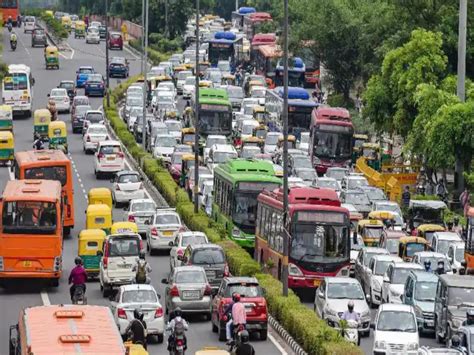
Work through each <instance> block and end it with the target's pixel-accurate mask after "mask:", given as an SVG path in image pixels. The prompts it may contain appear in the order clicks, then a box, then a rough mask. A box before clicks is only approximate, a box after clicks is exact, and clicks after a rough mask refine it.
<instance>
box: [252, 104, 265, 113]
mask: <svg viewBox="0 0 474 355" xmlns="http://www.w3.org/2000/svg"><path fill="white" fill-rule="evenodd" d="M253 112H254V113H264V112H265V107H263V106H260V105H258V106H257V105H256V106H254V107H253Z"/></svg>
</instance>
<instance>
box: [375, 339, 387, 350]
mask: <svg viewBox="0 0 474 355" xmlns="http://www.w3.org/2000/svg"><path fill="white" fill-rule="evenodd" d="M386 347H387V343H386V342H385V341H376V342H375V348H376V349H385V348H386Z"/></svg>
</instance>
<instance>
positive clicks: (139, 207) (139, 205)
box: [132, 202, 156, 212]
mask: <svg viewBox="0 0 474 355" xmlns="http://www.w3.org/2000/svg"><path fill="white" fill-rule="evenodd" d="M155 208H156V205H155V204H154V203H153V202H135V203H133V204H132V212H137V211H154V210H155Z"/></svg>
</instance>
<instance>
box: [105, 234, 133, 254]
mask: <svg viewBox="0 0 474 355" xmlns="http://www.w3.org/2000/svg"><path fill="white" fill-rule="evenodd" d="M108 250H109V257H114V256H136V257H138V253H139V251H140V241H139V240H138V238H126V237H123V236H120V237H117V238H110V239H109V245H108Z"/></svg>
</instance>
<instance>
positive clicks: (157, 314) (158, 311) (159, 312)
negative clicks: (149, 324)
mask: <svg viewBox="0 0 474 355" xmlns="http://www.w3.org/2000/svg"><path fill="white" fill-rule="evenodd" d="M161 317H163V308H161V307H159V308H157V309H156V311H155V318H161Z"/></svg>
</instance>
